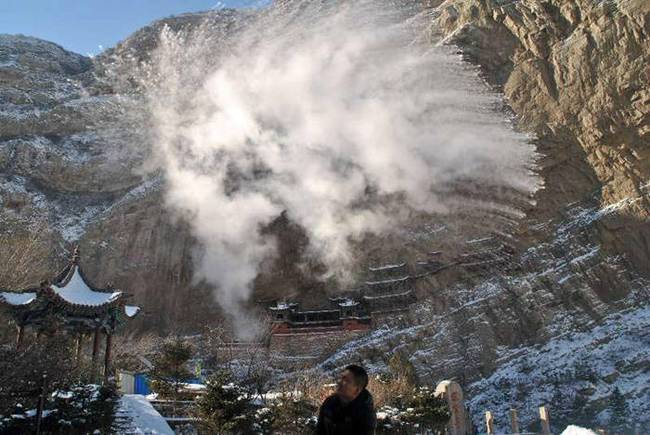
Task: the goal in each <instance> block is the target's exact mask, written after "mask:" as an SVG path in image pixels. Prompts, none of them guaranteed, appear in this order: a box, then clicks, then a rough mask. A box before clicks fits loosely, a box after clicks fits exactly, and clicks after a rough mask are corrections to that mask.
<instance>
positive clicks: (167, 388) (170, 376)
mask: <svg viewBox="0 0 650 435" xmlns="http://www.w3.org/2000/svg"><path fill="white" fill-rule="evenodd" d="M192 353H193V352H192V347H191V346H190V345H189V344H188V343H185V342H183V341H182V340H181V339H180V338H176V339H173V340H170V341H167V342H165V343H164V344H163V345H162V349H161V350H160V352H158V353H157V354H156V355H155V356H154V357H153V361H152V363H153V369H152V370H151V372H149V377H150V378H151V388H152V389H153V391H155V392H156V393H158V394H159V395H160V396H162V397H165V398H171V399H174V400H180V399H181V387H182V386H183V384H184V383H186V382H187V381H189V380H190V379H192V371H191V370H190V369H189V367H188V365H187V362H188V361H189V360H190V358H192Z"/></svg>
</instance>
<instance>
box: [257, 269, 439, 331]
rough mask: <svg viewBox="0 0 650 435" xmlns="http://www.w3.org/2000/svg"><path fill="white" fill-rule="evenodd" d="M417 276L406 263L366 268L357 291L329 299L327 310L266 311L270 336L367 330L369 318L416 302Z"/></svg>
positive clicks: (290, 306) (283, 305)
mask: <svg viewBox="0 0 650 435" xmlns="http://www.w3.org/2000/svg"><path fill="white" fill-rule="evenodd" d="M424 263H426V265H427V267H428V269H426V268H425V269H426V270H429V269H431V270H433V269H432V268H431V265H430V262H428V261H427V262H423V264H424ZM418 268H419V269H422V266H421V265H420V266H418ZM421 276H423V274H422V273H420V274H419V275H417V274H412V273H411V271H410V268H409V266H408V265H407V264H406V263H398V264H389V265H383V266H376V267H369V268H368V278H367V280H366V281H365V282H364V283H363V284H362V285H361V286H360V287H359V288H356V289H353V290H350V291H347V292H343V293H341V295H340V296H337V297H332V298H329V305H330V306H329V307H327V308H324V309H321V310H310V311H305V310H300V307H299V306H298V304H296V303H289V302H278V303H276V304H275V305H273V306H270V307H268V308H269V311H270V312H271V314H272V319H273V320H272V326H271V333H272V334H290V333H316V332H324V331H337V330H339V331H364V330H368V329H370V327H371V325H372V319H373V316H377V315H380V314H386V313H397V312H400V311H406V310H408V308H409V306H410V305H411V304H412V303H413V302H415V301H416V300H417V298H416V296H415V280H416V279H417V278H418V277H421Z"/></svg>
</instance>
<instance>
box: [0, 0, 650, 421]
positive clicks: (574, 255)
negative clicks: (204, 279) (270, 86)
mask: <svg viewBox="0 0 650 435" xmlns="http://www.w3.org/2000/svg"><path fill="white" fill-rule="evenodd" d="M425 3H427V4H426V6H424V12H423V13H424V14H425V16H426V17H427V19H428V20H430V22H431V28H430V35H429V37H430V43H431V44H438V45H445V46H449V47H454V49H457V50H458V52H459V53H460V54H461V55H462V57H463V61H464V62H468V63H471V64H475V65H477V66H478V68H480V71H481V75H482V77H483V78H484V79H485V82H486V88H487V87H490V88H491V89H493V90H496V91H499V92H502V93H503V96H504V99H505V103H506V104H507V106H508V107H509V110H511V113H512V115H513V117H514V123H515V125H516V126H517V128H518V129H519V130H520V131H522V132H524V133H527V134H530V135H531V136H534V137H535V138H536V139H535V140H534V142H535V144H536V147H537V150H538V152H539V153H540V155H541V158H540V160H539V162H538V163H539V173H540V176H541V178H542V180H543V188H542V189H540V190H539V191H537V193H536V194H535V197H534V198H532V199H530V200H528V201H521V198H516V197H515V198H514V199H513V200H512V204H506V205H508V206H510V209H507V210H506V207H503V209H502V211H501V213H500V214H499V213H497V212H495V211H494V210H489V211H486V212H485V213H484V214H480V215H478V216H452V217H447V218H436V219H433V218H431V217H430V216H414V217H413V220H412V222H411V225H409V226H408V228H404V229H403V231H401V232H400V233H399V235H398V236H395V235H393V234H391V235H390V236H386V237H381V236H379V237H376V238H374V239H371V240H369V241H368V243H367V244H366V245H365V246H364V247H363V249H359V252H358V254H359V255H358V256H357V258H358V262H359V267H360V268H362V267H365V266H366V265H367V263H378V262H381V261H383V260H385V261H393V260H407V261H411V262H413V261H416V260H418V259H419V258H421V256H422V255H423V254H426V253H427V252H428V251H430V250H437V249H438V248H440V249H441V250H443V252H444V255H448V256H449V258H452V257H454V256H456V255H458V254H462V253H464V252H472V251H481V250H490V249H491V248H493V247H495V246H497V245H499V244H503V243H505V244H507V245H508V246H509V247H511V248H512V249H513V254H512V255H511V256H510V257H509V258H508V259H507V261H500V262H497V263H495V264H494V265H493V266H491V267H487V268H482V269H480V270H479V269H477V270H464V271H456V270H452V271H449V272H445V273H443V274H440V275H436V276H433V277H429V278H427V279H424V280H422V281H421V282H419V284H418V295H419V297H420V302H419V303H418V305H417V306H416V308H415V309H414V310H413V312H412V313H410V314H409V315H408V316H404V317H403V318H402V319H399V320H400V321H402V322H403V324H401V325H400V322H398V321H396V322H394V324H393V325H392V326H388V325H386V326H384V327H380V328H379V329H377V330H375V331H373V332H372V333H370V334H369V335H367V336H365V337H364V338H362V339H360V340H358V341H355V342H351V343H349V344H348V345H346V346H345V347H343V348H342V349H341V350H340V351H339V352H337V353H336V354H334V355H332V356H331V357H330V358H329V359H327V360H326V361H324V362H323V363H322V364H321V367H322V368H324V369H332V368H335V367H339V366H341V365H343V364H345V363H347V362H348V361H350V360H355V359H359V358H361V359H363V360H364V361H365V362H366V364H368V365H369V366H370V367H373V368H375V369H376V370H382V369H384V368H385V356H386V355H389V354H391V353H393V352H401V353H403V354H404V355H405V356H406V357H407V359H408V360H409V361H410V362H411V363H412V364H413V365H414V367H415V368H416V372H417V374H418V376H419V377H420V378H421V380H423V381H428V380H431V381H436V380H439V379H441V378H443V377H456V378H457V379H459V380H460V381H461V382H462V383H463V384H464V386H465V387H466V389H467V391H468V394H469V396H470V397H471V401H470V405H471V407H472V409H473V411H475V414H474V415H475V418H476V424H477V425H480V423H481V422H480V421H479V419H480V418H481V413H482V412H483V411H485V410H488V409H489V410H491V411H493V412H495V413H497V415H498V416H501V417H497V421H496V423H497V425H498V426H501V427H504V426H505V411H506V409H507V408H508V407H510V406H511V405H512V406H516V407H517V408H518V409H519V410H520V415H521V418H522V420H523V422H524V423H526V424H529V423H530V422H532V420H533V419H534V412H535V410H534V408H535V406H537V405H539V404H541V403H542V402H544V403H551V402H552V403H553V404H552V405H550V407H551V412H552V413H555V415H560V416H562V415H565V414H568V412H569V409H570V408H572V407H581V408H584V409H586V410H587V411H588V412H590V413H592V414H593V415H595V416H596V417H595V418H597V419H599V421H601V422H602V423H603V424H605V423H606V422H607V420H608V418H609V416H608V412H609V411H608V408H607V400H608V397H609V396H610V395H611V394H612V392H613V390H614V388H615V387H618V388H619V389H620V391H621V392H622V393H623V394H624V396H625V398H626V400H627V402H628V404H629V406H630V409H631V410H632V411H633V412H635V413H636V415H637V416H639V422H642V423H644V424H645V425H648V424H650V420H649V419H648V417H647V416H648V415H650V390H649V388H648V384H649V383H648V367H650V353H649V352H648V349H649V348H650V342H649V340H650V339H649V337H648V333H647V330H648V329H649V328H648V327H649V326H650V316H649V314H648V305H649V302H650V294H649V293H650V287H649V284H648V277H649V275H650V261H649V260H650V225H649V217H650V187H649V186H650V184H649V183H650V163H649V161H650V159H648V157H649V156H650V154H649V153H650V151H649V150H650V148H648V140H649V134H650V127H649V121H650V115H649V113H650V110H649V109H650V86H648V85H649V84H650V70H649V69H648V67H647V65H648V64H649V62H648V61H650V49H649V48H648V45H647V42H644V41H646V40H647V39H648V36H650V35H649V33H650V6H649V5H648V3H647V2H645V1H643V0H620V1H604V2H594V1H591V0H580V1H575V2H564V1H560V0H550V1H546V2H537V1H532V0H531V1H529V0H519V1H508V2H505V1H499V0H470V1H465V0H462V1H461V0H446V1H440V0H431V1H428V2H425ZM237 14H238V13H236V12H232V11H223V12H218V13H210V14H189V15H184V16H180V17H176V18H170V19H167V20H164V21H162V22H157V23H154V24H153V25H151V26H148V27H146V28H144V29H142V30H140V31H138V32H136V33H135V34H134V35H133V36H131V37H130V38H128V39H127V40H126V41H124V42H123V43H122V44H120V45H119V46H118V47H116V48H115V49H112V50H109V51H108V52H107V53H105V54H103V55H101V56H99V57H97V58H95V59H89V58H86V57H84V56H81V55H77V54H74V53H70V52H67V51H65V50H64V49H62V48H61V47H58V46H57V45H55V44H52V43H49V42H45V41H41V40H38V39H35V38H30V37H24V36H10V35H0V203H1V204H2V209H1V210H0V222H2V228H1V230H2V232H3V234H10V238H11V237H13V238H14V239H15V240H18V241H20V240H22V239H21V238H22V237H24V232H25V231H26V230H30V229H31V230H34V229H38V231H39V232H40V233H42V237H41V239H40V241H39V243H43V244H47V246H48V247H50V251H51V253H52V258H51V264H52V265H57V264H61V262H62V259H63V257H64V256H65V255H66V250H67V249H68V248H69V246H70V244H72V243H79V244H80V245H81V252H82V262H83V263H84V267H85V269H86V270H87V271H88V273H89V275H90V276H92V277H94V278H95V279H96V280H97V281H98V282H97V284H99V285H102V284H104V283H105V282H107V281H112V282H113V283H114V284H115V285H116V286H118V287H121V288H124V289H127V291H129V292H130V293H132V294H134V297H135V301H134V302H135V303H137V304H139V305H143V306H144V307H145V311H146V313H148V315H145V316H142V317H143V322H144V323H143V327H147V328H152V327H154V328H157V329H159V330H165V329H169V328H172V327H179V328H184V329H192V328H193V327H195V326H197V325H201V324H204V323H205V322H206V319H213V318H218V317H219V315H218V309H217V308H216V306H215V304H214V303H213V301H212V297H211V295H210V291H209V289H207V288H205V287H204V286H202V285H201V284H200V283H199V284H197V283H195V282H194V281H193V279H192V278H193V267H194V266H193V262H192V253H193V252H194V248H195V246H196V241H195V240H194V238H193V236H192V234H191V232H190V230H189V229H188V227H187V225H186V224H185V223H184V222H183V221H179V220H177V219H176V216H174V215H173V214H172V213H171V212H169V211H168V210H167V209H166V208H165V206H164V201H165V195H164V192H165V190H164V189H165V180H164V177H162V176H161V175H159V174H155V173H154V174H152V173H150V172H147V171H146V170H144V169H146V168H143V167H142V165H143V163H144V162H145V159H144V156H145V155H146V151H147V149H146V148H147V122H146V119H144V118H142V119H140V118H137V117H136V118H134V117H133V114H134V113H138V110H137V108H138V105H139V104H140V101H139V97H138V92H137V87H134V86H131V85H130V83H129V74H128V69H127V70H122V71H121V72H120V73H121V78H122V79H123V82H122V83H120V84H115V83H112V82H110V81H109V80H107V78H106V75H105V71H106V70H107V69H110V67H111V64H112V62H114V61H115V59H127V58H128V59H129V60H132V61H136V62H138V61H140V60H142V59H145V58H146V57H147V56H148V53H150V51H151V49H152V48H153V47H154V46H155V45H156V43H157V42H156V41H157V35H158V34H159V32H160V30H161V29H162V27H163V25H165V24H167V25H169V26H171V27H172V28H176V29H181V28H182V29H192V28H193V27H195V26H197V24H198V23H200V22H203V21H204V20H206V19H207V20H209V21H210V24H209V26H214V27H215V28H218V29H219V31H223V29H224V28H227V29H231V30H232V31H233V32H234V31H236V29H234V28H233V23H235V22H237V20H236V19H235V18H236V17H237ZM209 26H208V27H209ZM235 27H236V26H235ZM125 65H128V62H126V63H125ZM126 115H128V116H126ZM505 117H506V115H505V114H504V118H505ZM134 144H142V152H138V147H137V146H134ZM134 150H135V151H134ZM503 197H504V198H508V200H510V199H512V195H509V194H508V193H507V192H506V193H504V194H503ZM503 210H506V211H503ZM483 222H485V223H486V225H487V223H489V224H490V225H489V228H486V227H482V226H481V225H479V224H480V223H483ZM269 231H272V232H274V234H277V237H278V239H279V252H280V254H281V255H280V258H279V259H278V260H277V261H274V262H271V264H265V265H264V267H263V271H262V273H261V274H260V276H258V279H257V280H256V282H255V292H256V293H255V298H256V299H261V300H268V299H273V298H277V297H281V296H282V297H286V296H292V297H294V298H296V299H300V298H303V300H307V301H309V300H311V299H313V298H311V296H313V295H315V294H316V295H322V294H323V293H324V292H325V291H326V290H328V289H329V284H328V283H323V282H321V281H319V279H318V274H319V272H321V269H320V268H321V265H319V264H311V263H310V264H308V266H309V267H305V261H304V258H303V257H302V255H303V251H304V247H305V238H306V235H305V233H304V231H301V229H300V228H299V226H297V225H296V224H295V223H292V222H291V221H290V220H288V219H287V218H286V217H284V216H282V217H279V218H278V220H277V221H276V222H274V223H273V225H272V226H271V227H270V228H269ZM0 249H2V248H0ZM6 249H7V248H6ZM391 256H392V257H391ZM49 272H50V271H49V270H38V271H34V275H38V276H37V277H36V276H35V282H37V281H38V280H40V279H41V278H45V277H47V274H48V273H49ZM52 272H53V271H52ZM10 285H12V283H1V282H0V287H5V286H10ZM287 289H288V290H287ZM287 292H289V293H290V294H287ZM215 313H217V314H215ZM558 391H559V393H558ZM554 406H555V408H554ZM552 415H553V414H552ZM499 419H501V420H499Z"/></svg>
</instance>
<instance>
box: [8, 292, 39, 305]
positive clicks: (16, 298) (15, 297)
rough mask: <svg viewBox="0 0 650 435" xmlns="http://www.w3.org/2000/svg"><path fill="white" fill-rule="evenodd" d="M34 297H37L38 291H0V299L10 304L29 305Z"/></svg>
mask: <svg viewBox="0 0 650 435" xmlns="http://www.w3.org/2000/svg"><path fill="white" fill-rule="evenodd" d="M34 299H36V293H34V292H24V293H14V292H0V301H2V302H5V303H7V304H9V305H27V304H29V303H30V302H32V301H33V300H34Z"/></svg>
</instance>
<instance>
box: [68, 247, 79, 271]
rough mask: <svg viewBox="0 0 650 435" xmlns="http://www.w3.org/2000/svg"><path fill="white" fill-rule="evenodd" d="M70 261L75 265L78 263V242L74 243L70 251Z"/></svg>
mask: <svg viewBox="0 0 650 435" xmlns="http://www.w3.org/2000/svg"><path fill="white" fill-rule="evenodd" d="M70 262H71V263H72V264H75V265H77V266H78V265H79V244H76V245H75V246H74V250H73V251H72V257H71V258H70Z"/></svg>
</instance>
